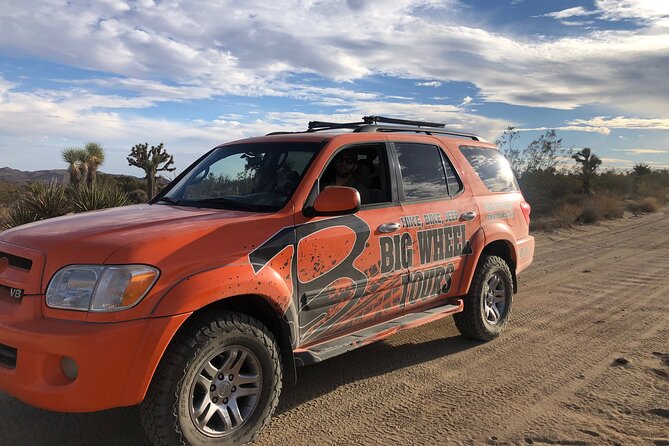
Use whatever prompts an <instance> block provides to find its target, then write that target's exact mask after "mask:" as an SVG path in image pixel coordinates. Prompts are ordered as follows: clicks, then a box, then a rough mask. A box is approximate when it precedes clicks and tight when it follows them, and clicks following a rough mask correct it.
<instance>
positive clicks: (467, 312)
mask: <svg viewBox="0 0 669 446" xmlns="http://www.w3.org/2000/svg"><path fill="white" fill-rule="evenodd" d="M512 303H513V279H512V278H511V271H510V270H509V266H508V265H507V263H506V262H505V261H504V259H502V258H501V257H497V256H485V257H482V258H481V260H480V261H479V265H478V267H477V268H476V272H475V273H474V278H473V280H472V284H471V286H470V287H469V293H468V294H467V296H465V299H464V304H465V308H464V310H463V311H462V312H461V313H457V314H455V315H453V318H454V319H455V325H456V326H457V327H458V330H459V331H460V333H462V335H463V336H465V337H468V338H471V339H476V340H479V341H490V340H492V339H494V338H496V337H497V336H499V335H500V333H502V331H503V330H504V327H505V326H506V324H507V322H508V321H509V315H510V313H511V304H512Z"/></svg>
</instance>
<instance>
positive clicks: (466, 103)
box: [460, 96, 473, 106]
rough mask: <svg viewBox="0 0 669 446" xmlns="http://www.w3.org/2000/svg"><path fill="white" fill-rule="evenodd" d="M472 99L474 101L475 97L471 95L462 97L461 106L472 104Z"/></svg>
mask: <svg viewBox="0 0 669 446" xmlns="http://www.w3.org/2000/svg"><path fill="white" fill-rule="evenodd" d="M472 101H473V99H472V98H471V97H469V96H465V97H464V98H463V99H462V103H460V105H461V106H462V105H469V104H471V102H472Z"/></svg>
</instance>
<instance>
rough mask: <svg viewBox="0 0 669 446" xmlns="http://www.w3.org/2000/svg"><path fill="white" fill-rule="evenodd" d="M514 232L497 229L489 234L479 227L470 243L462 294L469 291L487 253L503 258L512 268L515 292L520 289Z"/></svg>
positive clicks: (461, 288) (463, 275)
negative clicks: (517, 276) (517, 277)
mask: <svg viewBox="0 0 669 446" xmlns="http://www.w3.org/2000/svg"><path fill="white" fill-rule="evenodd" d="M513 240H514V239H513V234H511V233H507V232H506V231H495V232H494V233H492V235H489V233H488V231H484V229H483V228H482V229H479V230H478V231H476V232H475V233H474V234H473V235H472V237H471V239H470V241H469V243H470V245H471V252H472V253H471V254H469V256H468V258H467V260H466V262H465V265H464V271H463V273H462V286H461V287H460V292H459V294H460V295H465V294H467V293H468V292H469V287H470V286H471V282H472V279H473V277H474V273H475V272H476V268H478V265H479V263H480V261H481V259H482V258H483V257H484V256H485V255H495V256H498V257H500V258H502V259H503V260H504V261H505V262H506V263H507V265H509V270H511V277H512V279H513V292H514V293H516V292H517V291H518V281H517V279H516V265H517V254H516V249H515V247H514V246H515V245H514V242H513Z"/></svg>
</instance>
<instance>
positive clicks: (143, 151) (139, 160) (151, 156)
mask: <svg viewBox="0 0 669 446" xmlns="http://www.w3.org/2000/svg"><path fill="white" fill-rule="evenodd" d="M128 164H129V165H131V166H135V167H139V168H140V169H142V170H143V171H144V172H145V173H146V183H147V194H148V195H149V198H153V197H154V196H155V195H156V175H157V174H158V172H161V171H167V172H172V171H174V170H175V169H176V168H175V167H170V166H172V165H173V164H174V157H173V156H172V155H170V154H169V153H167V151H166V150H165V148H164V147H163V143H162V142H161V143H160V144H158V145H157V146H151V148H150V149H149V143H146V142H145V143H144V144H135V145H134V146H133V148H132V149H131V151H130V156H129V157H128ZM161 164H162V166H161Z"/></svg>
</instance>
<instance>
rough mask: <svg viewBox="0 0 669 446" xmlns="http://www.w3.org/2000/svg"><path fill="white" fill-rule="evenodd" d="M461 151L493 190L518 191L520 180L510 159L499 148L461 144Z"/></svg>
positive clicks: (484, 182)
mask: <svg viewBox="0 0 669 446" xmlns="http://www.w3.org/2000/svg"><path fill="white" fill-rule="evenodd" d="M460 152H462V154H463V155H464V156H465V158H466V159H467V161H468V162H469V164H470V165H471V166H472V167H473V168H474V171H475V172H476V174H477V175H478V176H479V178H480V179H481V181H483V184H485V185H486V187H487V188H488V190H490V191H491V192H516V191H518V182H517V181H516V177H515V176H514V175H513V170H511V165H510V164H509V161H508V160H507V159H506V158H505V157H504V155H502V153H501V152H500V151H499V150H497V149H489V148H485V147H476V146H460Z"/></svg>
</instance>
